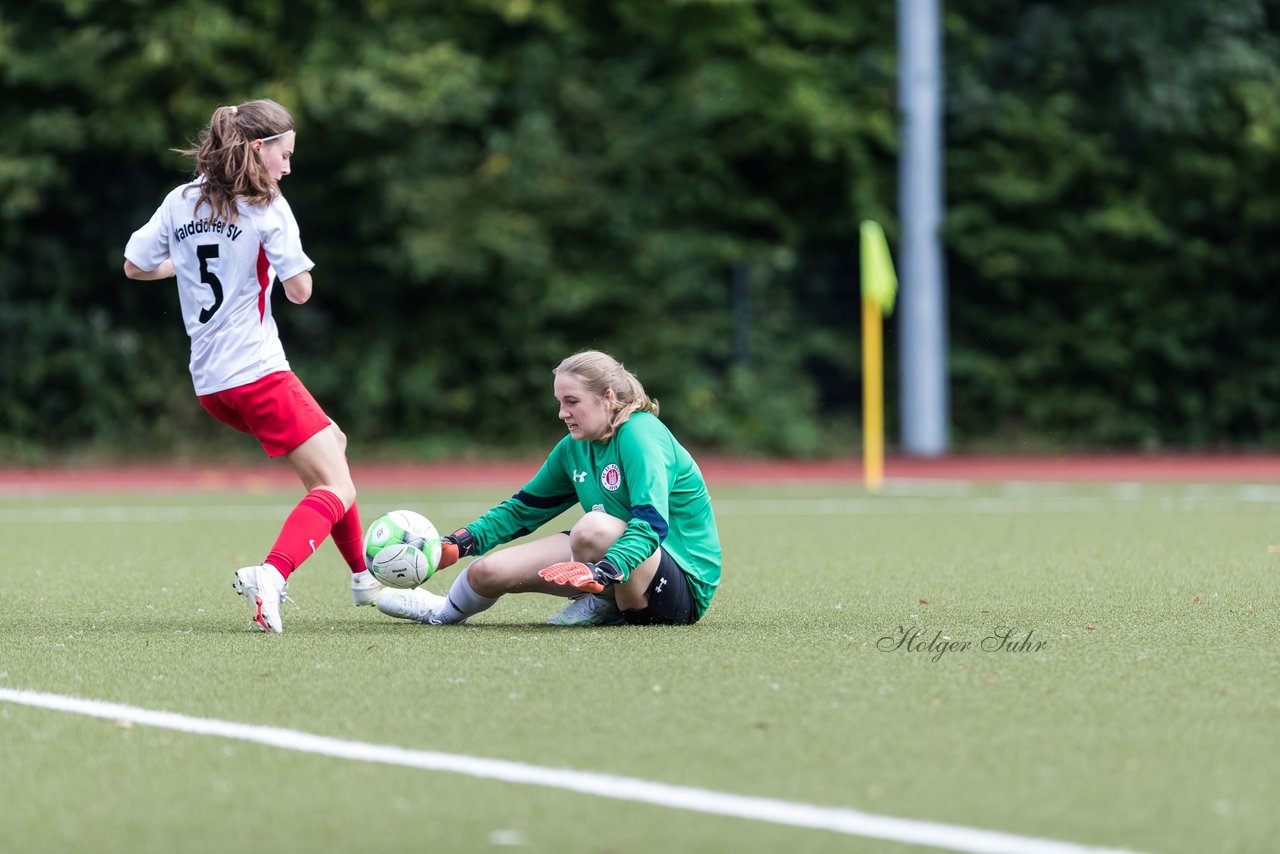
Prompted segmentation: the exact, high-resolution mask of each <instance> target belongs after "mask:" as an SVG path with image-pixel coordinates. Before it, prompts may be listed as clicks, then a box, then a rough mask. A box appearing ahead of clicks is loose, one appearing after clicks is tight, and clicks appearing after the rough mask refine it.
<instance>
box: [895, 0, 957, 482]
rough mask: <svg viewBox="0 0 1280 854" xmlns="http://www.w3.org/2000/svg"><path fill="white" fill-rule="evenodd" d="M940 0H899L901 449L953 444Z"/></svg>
mask: <svg viewBox="0 0 1280 854" xmlns="http://www.w3.org/2000/svg"><path fill="white" fill-rule="evenodd" d="M940 5H941V0H898V64H899V67H898V80H899V86H898V89H899V98H900V100H901V104H902V113H903V132H902V155H901V160H900V161H899V166H898V204H899V209H900V211H901V217H902V239H901V246H900V249H899V256H898V270H899V273H900V275H899V278H900V280H901V281H900V285H899V288H900V291H899V303H898V330H899V338H900V342H899V360H898V364H899V369H900V370H899V373H900V376H899V384H900V413H899V414H900V417H901V423H902V451H903V453H905V454H907V455H908V456H921V457H934V456H940V455H942V454H944V453H946V451H947V440H948V436H947V434H948V424H949V421H950V412H949V409H950V401H949V395H948V387H947V385H948V384H947V290H946V271H945V269H944V265H943V258H942V244H941V241H940V238H939V235H938V232H939V229H940V228H941V227H942V210H943V186H942V152H943V144H942V74H941V66H942V56H941V54H942V36H941V27H940V20H939V6H940Z"/></svg>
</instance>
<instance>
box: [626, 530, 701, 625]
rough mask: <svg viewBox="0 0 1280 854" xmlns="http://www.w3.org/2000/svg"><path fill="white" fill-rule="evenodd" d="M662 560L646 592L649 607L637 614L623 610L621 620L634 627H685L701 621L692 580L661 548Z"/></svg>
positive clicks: (659, 548)
mask: <svg viewBox="0 0 1280 854" xmlns="http://www.w3.org/2000/svg"><path fill="white" fill-rule="evenodd" d="M658 550H659V551H661V552H662V557H661V558H660V559H659V560H658V571H657V572H655V573H654V574H653V580H651V581H650V582H649V586H648V588H647V589H646V590H645V591H644V595H645V597H646V598H647V599H648V600H649V607H647V608H644V609H641V610H636V611H623V612H622V619H624V620H626V621H627V625H631V626H686V625H688V624H690V623H696V622H698V609H697V608H696V607H694V604H693V591H692V590H690V589H689V579H687V578H685V575H684V572H682V571H681V569H680V566H679V565H678V564H677V563H676V562H675V559H674V558H673V557H671V555H669V554H667V550H666V549H664V548H662V547H661V546H659V547H658Z"/></svg>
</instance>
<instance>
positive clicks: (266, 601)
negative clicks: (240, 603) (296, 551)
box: [231, 563, 289, 634]
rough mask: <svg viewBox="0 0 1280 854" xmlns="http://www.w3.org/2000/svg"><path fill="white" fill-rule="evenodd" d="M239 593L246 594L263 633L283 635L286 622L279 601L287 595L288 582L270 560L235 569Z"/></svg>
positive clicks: (254, 619)
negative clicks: (281, 615) (283, 619)
mask: <svg viewBox="0 0 1280 854" xmlns="http://www.w3.org/2000/svg"><path fill="white" fill-rule="evenodd" d="M231 586H232V587H234V588H235V589H236V592H237V593H239V594H240V595H241V596H247V597H248V599H249V607H250V608H251V609H253V622H254V623H256V624H257V626H258V628H259V629H261V630H262V631H264V632H272V633H274V634H280V633H281V632H283V631H284V623H283V622H282V621H281V619H280V602H281V600H283V599H286V598H288V597H287V595H286V591H287V590H288V589H289V584H288V582H286V581H285V580H284V576H283V575H281V574H280V570H278V569H276V568H275V567H274V566H272V565H271V564H269V563H266V564H263V565H262V566H246V567H245V568H244V569H237V570H236V580H235V581H233V582H232V583H231Z"/></svg>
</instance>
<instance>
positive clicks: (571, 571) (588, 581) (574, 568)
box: [538, 558, 622, 593]
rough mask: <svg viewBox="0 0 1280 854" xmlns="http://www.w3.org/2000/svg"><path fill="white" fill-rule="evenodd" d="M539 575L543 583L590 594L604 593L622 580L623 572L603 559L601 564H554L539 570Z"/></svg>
mask: <svg viewBox="0 0 1280 854" xmlns="http://www.w3.org/2000/svg"><path fill="white" fill-rule="evenodd" d="M538 575H539V577H541V578H542V580H543V581H550V582H551V583H552V584H563V585H565V586H566V587H575V588H577V589H578V590H585V591H586V592H588V593H603V592H604V589H605V588H606V587H608V586H609V585H610V584H616V583H618V582H619V581H621V580H622V571H621V570H619V569H618V568H617V567H616V566H614V565H613V564H612V563H610V562H609V559H608V558H602V559H601V560H600V562H599V563H581V562H579V561H569V562H567V563H554V564H552V565H551V566H549V567H547V568H546V569H540V570H538Z"/></svg>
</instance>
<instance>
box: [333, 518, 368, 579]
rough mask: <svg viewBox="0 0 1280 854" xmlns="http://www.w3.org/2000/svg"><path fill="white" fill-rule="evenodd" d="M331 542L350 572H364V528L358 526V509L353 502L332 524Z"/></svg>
mask: <svg viewBox="0 0 1280 854" xmlns="http://www.w3.org/2000/svg"><path fill="white" fill-rule="evenodd" d="M333 544H334V545H335V546H337V547H338V551H340V552H342V559H343V560H345V561H346V562H347V566H349V567H351V572H352V574H354V573H357V572H364V530H363V529H362V528H361V527H360V510H359V508H357V507H356V505H355V503H354V502H353V503H352V504H351V507H350V508H348V509H347V515H345V516H343V517H342V518H341V519H339V520H338V522H337V524H335V525H334V526H333Z"/></svg>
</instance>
